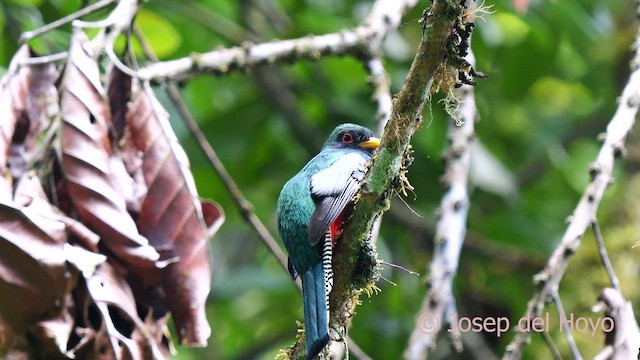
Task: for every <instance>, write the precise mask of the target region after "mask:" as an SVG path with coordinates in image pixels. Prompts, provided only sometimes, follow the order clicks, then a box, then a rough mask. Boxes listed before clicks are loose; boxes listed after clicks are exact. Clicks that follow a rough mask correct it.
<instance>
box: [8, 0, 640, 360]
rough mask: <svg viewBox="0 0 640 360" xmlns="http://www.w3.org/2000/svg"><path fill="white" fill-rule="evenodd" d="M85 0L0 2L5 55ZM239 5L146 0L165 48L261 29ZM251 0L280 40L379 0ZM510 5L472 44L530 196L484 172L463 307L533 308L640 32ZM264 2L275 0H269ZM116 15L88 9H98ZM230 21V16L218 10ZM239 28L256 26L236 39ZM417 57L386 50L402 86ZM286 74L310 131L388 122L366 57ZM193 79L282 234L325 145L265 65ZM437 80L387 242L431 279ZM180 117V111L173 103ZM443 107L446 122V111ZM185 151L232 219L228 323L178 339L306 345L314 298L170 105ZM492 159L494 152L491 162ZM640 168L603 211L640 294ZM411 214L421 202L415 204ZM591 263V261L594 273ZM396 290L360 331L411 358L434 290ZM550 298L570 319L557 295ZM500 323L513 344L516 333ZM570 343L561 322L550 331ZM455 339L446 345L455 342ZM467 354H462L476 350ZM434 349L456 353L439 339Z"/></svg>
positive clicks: (484, 110)
mask: <svg viewBox="0 0 640 360" xmlns="http://www.w3.org/2000/svg"><path fill="white" fill-rule="evenodd" d="M80 3H81V2H80V1H72V2H67V1H58V0H56V1H48V2H47V1H37V0H21V1H4V2H2V3H1V6H0V36H1V41H0V63H1V64H2V66H3V67H6V66H7V64H8V61H9V59H10V58H11V55H12V54H13V52H15V49H16V40H17V38H18V36H19V34H20V33H21V32H22V31H26V30H31V29H34V28H37V27H39V26H42V25H43V24H45V23H48V22H50V21H53V20H55V19H57V18H60V17H62V16H64V15H67V14H69V13H71V12H73V11H76V10H77V9H78V7H79V6H80ZM240 3H242V2H237V1H231V0H215V1H214V0H209V1H195V0H190V1H184V2H176V1H172V0H154V1H151V2H149V3H146V4H145V5H144V10H143V11H142V12H141V13H140V14H139V16H138V18H137V25H138V26H139V27H140V28H141V29H142V30H143V32H144V33H145V35H147V37H148V40H149V41H150V43H151V46H152V47H153V48H154V50H155V51H157V52H158V55H159V56H161V57H162V58H164V59H170V58H177V57H181V56H188V55H189V54H190V53H192V52H205V51H208V50H211V49H213V48H216V47H218V46H235V45H240V42H241V41H242V40H248V39H249V38H248V34H249V30H247V29H248V28H249V26H248V25H247V23H246V22H245V21H244V20H242V10H241V6H242V5H240ZM249 3H251V4H253V5H252V6H250V7H249V9H248V10H247V11H248V12H249V14H250V18H251V19H252V26H254V27H255V26H258V28H259V29H261V31H260V33H259V34H258V35H259V37H260V38H261V39H263V40H264V41H268V40H273V39H276V38H280V39H286V38H294V37H300V36H306V35H308V34H310V33H315V34H323V33H328V32H335V31H340V30H341V29H344V28H349V27H354V26H356V25H357V24H358V23H359V21H360V20H361V19H362V14H363V13H366V11H363V10H362V9H365V10H366V9H368V6H369V4H370V2H363V1H353V0H348V1H331V2H324V1H307V2H300V1H280V2H269V1H256V2H249ZM423 5H424V4H423V3H422V5H419V6H418V8H416V9H415V10H414V11H412V12H411V13H409V14H407V15H406V16H405V18H404V20H403V21H404V22H405V23H404V25H403V26H402V27H401V28H400V30H399V36H397V37H394V41H396V42H402V43H401V44H393V45H394V46H396V48H397V46H399V45H404V46H407V47H408V48H410V49H412V50H411V51H413V49H415V44H416V43H417V40H418V39H419V36H420V33H421V29H420V25H419V24H418V23H417V21H414V20H415V19H418V18H420V14H421V12H422V9H421V8H420V6H423ZM494 5H495V6H494V8H493V9H494V10H495V11H496V12H495V14H488V15H485V16H484V21H483V20H478V21H477V26H478V27H477V29H476V32H475V33H474V37H473V42H472V44H473V49H474V52H475V55H476V59H477V67H476V68H477V69H478V70H479V71H482V72H485V73H487V74H488V75H489V78H488V79H484V80H479V86H478V87H477V88H476V100H477V103H478V107H479V110H480V117H481V121H480V122H479V123H478V124H477V126H476V129H477V134H478V139H479V140H480V141H481V142H482V143H483V145H484V146H485V147H486V148H487V149H488V150H489V151H490V152H491V154H493V156H494V157H495V158H496V159H497V160H499V161H500V162H501V163H502V164H503V165H504V166H505V167H506V168H507V169H508V170H509V171H510V172H511V174H512V175H513V178H514V181H515V185H516V188H517V191H516V194H515V195H506V196H503V195H498V194H495V193H493V192H491V191H489V190H488V189H486V188H483V187H481V186H477V184H476V183H474V179H473V178H472V179H471V198H470V203H471V208H470V212H469V218H468V227H469V236H468V238H469V239H468V240H467V241H468V242H469V243H472V244H473V246H472V245H468V246H467V247H465V248H464V249H463V251H462V258H461V263H460V269H459V272H458V278H457V279H456V282H455V291H454V292H455V294H456V296H457V301H458V310H459V312H460V313H461V314H464V315H470V316H483V317H487V316H508V317H509V318H510V319H511V320H512V321H515V320H517V319H518V318H519V317H520V316H522V313H523V310H524V308H525V306H526V301H527V300H528V299H529V297H530V296H531V294H532V293H533V288H532V282H531V277H532V276H533V275H534V274H535V273H536V272H538V271H539V270H540V269H541V268H542V266H543V264H544V260H545V259H546V257H547V256H548V255H549V254H550V252H551V250H552V249H553V247H554V246H555V245H556V244H557V243H558V241H559V239H560V237H561V236H562V233H563V231H564V229H565V228H566V223H565V219H566V217H567V216H568V215H570V212H571V211H572V209H573V207H574V206H575V204H576V202H577V200H578V198H579V196H580V193H581V192H582V190H583V189H584V186H585V184H586V183H587V181H588V173H587V169H588V166H589V164H590V162H591V161H592V160H593V159H594V158H595V155H596V153H597V151H598V149H599V145H600V144H599V142H598V141H597V135H598V134H599V133H601V132H603V131H604V130H605V126H606V124H607V122H608V120H609V119H610V118H611V116H612V115H613V112H614V110H615V105H616V102H615V101H616V97H617V96H618V93H619V91H620V89H621V88H622V86H623V84H624V81H625V79H626V75H627V74H628V65H627V64H628V54H629V47H630V44H631V42H632V39H633V34H634V32H635V29H636V23H635V22H634V21H633V20H634V16H633V13H634V9H633V7H634V4H633V3H632V2H631V1H623V0H587V1H579V0H566V1H541V2H531V4H530V8H529V10H528V12H527V13H525V14H520V13H516V12H514V11H513V8H512V4H511V1H507V0H497V1H495V3H494ZM260 6H262V8H259V7H260ZM100 14H104V12H100V13H98V14H96V15H92V16H90V17H89V18H90V19H99V18H101V17H100ZM220 18H221V19H224V20H225V21H227V22H228V23H222V22H220V21H219V19H220ZM68 31H69V27H68V26H67V27H63V28H62V29H60V30H58V31H55V32H53V33H50V34H47V35H45V36H43V37H40V38H38V39H35V40H33V41H32V42H31V44H32V45H33V46H34V47H35V48H36V49H37V50H38V51H40V52H43V53H51V52H55V51H61V50H62V49H64V44H66V43H68ZM238 37H241V38H240V39H238ZM409 61H410V58H406V59H402V60H398V57H395V56H388V57H386V58H385V65H386V66H387V71H388V72H389V74H390V79H391V80H392V87H393V89H394V91H397V89H398V87H399V85H400V83H401V81H402V80H403V79H404V76H405V75H406V72H407V69H408V65H409ZM278 73H279V74H278V76H276V77H275V79H276V80H274V84H273V85H274V86H276V87H277V89H278V91H279V92H282V93H287V94H290V95H291V96H292V98H293V100H294V103H293V104H291V105H292V106H293V108H294V109H296V111H297V112H298V113H299V114H301V115H302V116H303V120H304V123H303V125H304V126H306V127H307V129H308V131H309V132H310V133H311V137H315V138H317V139H319V141H320V140H321V139H324V137H325V136H326V134H327V133H328V132H329V131H330V130H331V129H332V128H333V127H334V126H335V125H336V124H339V123H342V122H356V123H360V124H363V125H366V126H370V127H372V128H376V124H374V123H373V120H372V119H373V114H374V113H375V104H373V103H372V102H371V100H370V95H371V89H370V88H369V87H368V86H367V83H366V80H367V79H366V77H367V75H366V72H365V70H364V67H363V66H362V65H361V64H360V63H359V62H358V61H357V60H356V59H354V58H351V57H335V58H327V59H321V60H319V61H317V62H303V63H297V64H294V65H281V66H279V72H278ZM182 94H183V95H184V97H185V99H186V101H187V103H188V104H189V107H190V110H191V111H192V113H193V114H194V116H195V117H196V119H197V121H198V122H199V124H200V126H201V127H202V129H203V131H204V132H205V134H206V135H207V137H208V139H209V141H210V142H211V144H212V145H213V147H214V148H215V149H216V151H217V152H218V154H219V156H220V158H221V159H222V161H223V163H224V164H225V165H226V166H227V169H228V171H229V173H230V174H231V176H232V177H233V178H234V179H235V181H236V182H237V183H238V186H239V187H240V189H241V190H242V191H243V192H244V195H245V196H246V197H247V198H248V199H249V200H250V201H251V202H252V203H253V205H254V209H255V212H256V214H257V215H258V216H259V217H260V218H261V219H262V220H263V221H264V222H265V223H266V224H267V226H268V227H269V229H270V230H271V232H272V234H277V231H276V227H275V213H274V212H275V203H276V199H277V197H278V193H279V191H280V188H281V187H282V185H283V184H284V182H285V181H286V180H287V179H288V178H290V177H291V176H292V175H293V174H295V172H297V171H298V169H299V168H300V167H301V166H302V165H303V164H304V163H305V162H306V161H307V160H308V159H309V158H310V156H311V154H312V153H315V152H316V151H317V150H318V149H313V151H311V150H312V149H310V146H309V145H310V144H307V143H303V142H302V141H301V139H299V138H296V136H295V132H294V131H293V130H292V128H293V127H292V125H291V123H292V120H291V119H292V117H293V116H294V115H292V112H291V110H283V109H281V108H279V107H278V106H277V105H276V104H275V103H274V102H273V101H271V100H269V99H270V97H269V96H268V94H267V93H265V90H264V89H263V88H261V87H260V86H258V85H257V81H256V76H255V75H254V74H252V73H246V74H245V73H234V74H231V75H228V76H226V77H220V78H214V77H212V76H202V77H199V78H196V79H192V80H189V81H188V82H186V83H185V85H184V87H183V89H182ZM440 99H441V97H440V95H434V99H433V100H432V101H431V107H432V110H427V111H425V113H424V119H425V121H424V123H423V127H422V129H421V130H420V131H418V133H417V135H416V137H415V138H414V139H413V141H412V144H413V149H414V153H413V156H414V157H415V161H414V163H413V165H412V166H411V167H410V168H409V172H408V175H407V176H408V179H409V181H410V182H411V184H412V185H413V186H414V187H415V190H414V194H409V197H408V199H405V201H407V202H408V203H409V206H410V207H411V208H412V209H414V210H415V211H416V212H417V213H418V214H420V215H421V216H422V217H423V218H419V217H417V216H415V215H413V214H411V213H410V212H409V211H407V209H406V206H405V205H404V204H403V203H401V202H399V201H394V202H393V204H392V208H391V211H390V212H389V213H387V214H386V215H385V217H384V220H383V225H382V228H381V233H380V240H379V245H378V247H379V249H378V250H379V251H380V254H381V258H383V259H384V260H385V261H388V262H392V263H396V264H400V265H402V266H404V267H407V268H410V269H412V270H415V271H418V272H420V273H421V275H422V276H424V275H425V274H424V271H425V269H426V268H427V261H429V259H430V257H431V252H432V246H433V244H432V235H433V224H434V223H435V209H436V207H437V206H438V203H439V199H440V197H441V195H442V194H443V189H442V188H441V186H440V185H439V181H438V179H439V177H440V176H441V175H442V170H443V165H442V163H441V161H440V155H441V153H442V150H443V146H444V145H445V143H446V139H445V131H446V127H447V121H448V120H447V118H446V114H445V113H444V111H443V109H442V108H441V105H440V104H439V103H438V100H440ZM172 115H173V114H172ZM431 119H432V120H431ZM172 123H173V124H174V126H176V127H178V130H177V133H178V134H179V135H181V141H182V143H183V144H184V146H185V148H186V149H187V151H188V153H189V156H190V159H191V162H192V168H193V171H194V175H195V177H196V183H197V186H198V189H199V192H200V194H201V195H203V196H204V197H210V198H214V199H216V200H217V201H218V202H219V203H220V204H221V205H222V206H223V207H224V209H225V211H226V213H227V222H226V223H225V224H224V225H223V227H222V229H221V230H220V232H219V233H218V235H217V236H216V237H215V238H214V239H213V240H212V251H213V254H212V256H213V264H214V265H213V266H214V281H213V287H212V292H211V296H210V304H209V309H210V320H211V324H212V329H213V335H212V338H211V339H210V344H209V347H208V348H207V349H204V350H202V349H185V348H178V357H177V358H178V359H196V358H197V359H243V358H249V357H252V358H259V359H272V358H274V356H275V354H276V353H277V352H278V350H279V349H281V348H285V347H286V346H288V345H290V344H291V343H292V342H293V340H294V338H295V335H296V320H300V319H302V311H301V305H300V304H301V300H300V297H299V295H298V293H297V290H296V288H295V286H294V285H293V283H292V282H291V281H290V278H289V276H288V275H287V274H286V273H284V272H283V271H282V269H281V268H280V267H279V265H278V264H277V263H276V261H275V259H274V258H273V257H272V256H271V255H270V254H269V253H268V251H267V250H266V249H265V247H264V246H263V245H262V244H261V243H260V241H259V240H258V237H257V236H256V234H255V233H254V232H253V230H252V229H251V228H250V227H249V226H248V225H247V224H246V222H244V221H243V219H242V217H241V215H240V214H239V213H238V212H237V211H236V208H235V205H234V203H233V200H232V198H231V196H229V194H228V193H227V192H226V190H225V188H224V186H223V184H222V183H221V181H220V180H219V179H218V178H217V177H216V175H215V173H214V172H213V171H212V170H211V168H210V166H209V164H208V162H207V161H206V159H205V158H204V157H203V155H202V154H201V153H200V152H199V150H198V149H197V147H196V146H195V144H194V142H193V140H192V139H191V138H190V137H189V136H188V132H186V131H184V128H180V125H179V124H180V121H179V119H178V118H176V117H174V118H172ZM479 166H480V169H481V170H482V168H483V167H484V166H485V164H479ZM634 171H635V172H637V169H635V170H634V168H633V167H632V166H622V167H621V166H619V167H618V168H617V169H616V184H615V185H614V186H613V187H610V188H609V190H608V192H607V193H606V196H605V200H604V203H603V205H602V207H601V208H600V211H599V217H600V221H601V223H600V225H601V227H602V228H603V232H604V236H605V242H607V243H608V244H610V245H611V248H610V255H611V256H612V262H613V264H614V267H615V268H616V270H617V271H618V275H619V276H620V277H621V281H622V283H623V292H624V293H625V295H626V296H627V297H628V298H629V299H630V300H632V301H633V302H634V304H635V305H636V307H637V306H638V305H640V301H638V299H640V294H639V293H638V292H637V291H636V290H635V288H634V286H633V284H634V281H635V280H634V276H635V274H637V267H638V265H637V264H638V263H637V261H636V260H634V257H636V258H637V256H635V255H636V253H635V252H636V251H638V250H637V249H631V245H632V244H633V243H634V242H635V241H637V239H638V235H640V234H639V230H638V227H637V225H635V222H636V221H637V216H638V214H637V211H638V210H637V208H638V207H637V205H636V203H637V198H638V195H639V194H637V193H635V190H633V189H637V188H640V187H638V186H637V184H636V186H635V187H634V186H632V185H633V184H634V183H637V180H636V181H632V180H629V179H627V178H628V177H629V176H630V175H634V174H635V173H634ZM407 214H409V215H407ZM593 241H594V240H593V237H592V236H587V237H585V238H584V239H583V248H581V249H580V251H579V253H578V255H577V256H576V259H574V261H573V262H572V263H571V265H570V267H569V271H568V273H567V278H566V279H565V281H563V282H562V284H561V295H562V299H563V301H564V305H565V308H567V309H569V310H568V311H573V312H574V314H576V316H586V317H590V316H591V317H594V318H595V317H597V316H598V315H597V314H590V313H589V308H590V306H591V305H593V304H595V303H596V297H597V294H598V293H599V291H600V289H601V288H602V287H603V286H606V285H607V279H606V277H605V276H604V273H603V270H602V267H601V266H600V264H599V260H598V255H597V251H596V249H595V246H594V245H593ZM586 274H588V276H586ZM383 276H384V277H385V278H388V279H390V280H391V281H393V282H395V283H397V284H398V286H391V285H389V284H386V283H384V282H380V283H379V286H380V288H381V289H382V292H381V293H380V294H378V295H375V296H372V297H371V298H364V297H363V298H362V300H363V302H364V305H363V306H361V307H359V308H358V316H356V317H355V319H354V323H353V326H352V329H351V330H350V332H349V334H350V335H351V336H352V337H353V339H354V340H355V341H356V342H357V343H358V345H359V346H360V347H361V348H362V349H363V350H364V351H365V352H367V353H369V355H372V356H373V357H374V358H380V359H392V358H400V357H401V354H402V352H403V350H404V347H405V345H406V342H407V339H408V336H409V334H410V332H411V330H412V328H413V326H414V323H415V319H416V312H417V310H418V309H419V306H420V302H421V301H422V297H423V296H424V291H425V287H424V285H423V283H422V281H421V279H422V278H421V279H418V278H416V277H413V276H411V275H408V274H406V273H403V272H399V271H397V270H393V271H390V270H389V269H385V268H384V267H383ZM545 311H548V312H549V313H550V316H551V318H556V319H557V314H556V313H555V309H554V308H553V306H548V307H547V308H546V310H545ZM511 336H512V334H507V335H505V336H503V337H501V338H499V339H497V338H495V337H492V336H491V335H490V334H486V336H485V340H486V341H487V343H488V344H489V345H490V346H491V347H492V349H494V350H495V351H496V352H497V353H499V354H501V353H502V352H503V350H504V346H505V345H506V344H507V343H508V341H509V340H510V339H511ZM552 336H553V338H554V340H555V341H556V344H558V346H559V348H560V350H561V351H562V353H563V355H565V356H568V354H569V353H568V347H567V346H566V341H565V340H564V338H563V334H562V333H557V332H556V333H554V334H552ZM577 341H578V344H579V346H580V347H581V350H583V352H582V355H583V356H585V357H592V356H593V355H594V354H595V353H596V352H597V351H598V349H600V348H601V347H602V343H603V341H602V337H601V336H598V337H596V338H591V337H585V336H584V335H581V336H580V337H578V338H577ZM439 348H440V349H444V348H446V346H439ZM465 355H468V354H463V355H462V356H463V357H465ZM548 357H550V355H549V353H548V350H547V349H546V346H545V345H544V342H543V341H542V340H541V339H540V338H538V337H534V338H533V344H532V345H531V346H530V347H529V348H528V349H527V353H526V355H525V358H527V359H537V358H548ZM436 358H458V357H457V356H456V355H452V354H447V353H446V351H444V352H438V353H437V354H436Z"/></svg>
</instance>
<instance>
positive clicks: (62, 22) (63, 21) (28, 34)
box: [18, 0, 116, 44]
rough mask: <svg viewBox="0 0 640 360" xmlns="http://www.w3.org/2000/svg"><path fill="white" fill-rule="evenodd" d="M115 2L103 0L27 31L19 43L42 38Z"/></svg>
mask: <svg viewBox="0 0 640 360" xmlns="http://www.w3.org/2000/svg"><path fill="white" fill-rule="evenodd" d="M114 2H116V0H101V1H98V2H96V3H94V4H91V5H89V6H87V7H85V8H82V9H80V10H78V11H76V12H74V13H73V14H70V15H68V16H65V17H63V18H61V19H58V20H56V21H54V22H52V23H50V24H47V25H45V26H43V27H41V28H38V29H35V30H32V31H27V32H24V33H22V35H20V39H19V40H18V43H20V44H24V43H25V42H27V41H29V40H31V39H33V38H34V37H36V36H40V35H42V34H44V33H47V32H49V31H51V30H53V29H56V28H59V27H60V26H63V25H65V24H68V23H70V22H72V21H74V20H76V19H79V18H81V17H83V16H85V15H88V14H91V13H92V12H94V11H97V10H100V9H102V8H105V7H107V6H109V5H111V4H113V3H114Z"/></svg>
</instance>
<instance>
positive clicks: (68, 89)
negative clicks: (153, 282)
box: [60, 31, 161, 268]
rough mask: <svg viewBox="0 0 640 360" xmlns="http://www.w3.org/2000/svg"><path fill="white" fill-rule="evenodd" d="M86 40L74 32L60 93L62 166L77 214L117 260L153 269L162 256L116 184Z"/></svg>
mask: <svg viewBox="0 0 640 360" xmlns="http://www.w3.org/2000/svg"><path fill="white" fill-rule="evenodd" d="M86 43H87V38H86V36H85V35H84V34H83V33H82V32H79V31H78V32H76V33H75V35H74V36H73V38H72V41H71V45H70V50H69V58H68V63H67V65H66V68H65V71H64V77H63V83H62V85H61V90H60V94H61V95H60V102H61V110H62V118H63V124H62V136H61V138H62V144H61V152H62V156H61V161H60V163H61V167H62V170H63V176H64V180H65V186H66V187H67V190H68V194H69V197H70V198H71V200H72V202H73V205H74V207H75V209H76V210H77V211H78V215H79V216H80V218H81V219H82V220H83V221H84V223H85V224H86V225H88V226H89V227H90V228H91V229H92V230H93V231H95V232H96V233H98V234H99V235H100V237H101V239H102V244H103V245H104V246H105V247H106V248H107V249H108V250H109V252H110V253H111V254H113V255H114V256H115V258H116V259H118V260H120V261H123V262H124V263H125V264H127V265H128V266H134V267H140V268H155V267H156V266H161V264H160V263H156V261H157V260H158V259H159V254H158V253H157V252H156V251H155V249H154V248H153V247H152V246H150V245H149V242H148V241H147V239H146V238H145V237H144V236H142V235H140V233H139V232H138V229H137V227H136V224H135V222H134V221H133V219H132V218H131V216H130V215H129V213H128V212H127V208H126V203H125V200H124V197H123V196H122V192H121V191H119V189H118V184H117V182H115V181H114V180H113V173H112V170H111V161H113V160H110V158H109V154H111V153H112V149H111V145H110V141H109V136H108V121H109V117H110V113H109V109H108V106H107V104H106V102H105V98H104V90H103V89H102V86H101V84H100V81H99V71H98V65H97V63H96V62H95V61H94V59H93V58H92V57H91V56H90V54H88V53H87V50H85V48H84V45H85V44H86Z"/></svg>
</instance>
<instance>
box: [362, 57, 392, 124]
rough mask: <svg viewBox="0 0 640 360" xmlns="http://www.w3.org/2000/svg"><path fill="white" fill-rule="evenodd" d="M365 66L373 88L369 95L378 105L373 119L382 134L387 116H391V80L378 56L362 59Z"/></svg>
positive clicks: (387, 119)
mask: <svg viewBox="0 0 640 360" xmlns="http://www.w3.org/2000/svg"><path fill="white" fill-rule="evenodd" d="M364 65H365V68H366V69H367V71H368V72H369V84H371V87H372V88H373V94H372V95H371V97H372V99H373V101H375V102H376V104H377V105H378V110H377V111H376V115H375V120H376V123H377V124H378V129H379V130H378V133H380V134H382V131H383V130H384V127H385V125H387V121H389V117H390V116H391V107H392V105H393V104H392V101H391V89H390V87H391V82H390V81H389V75H388V74H387V72H386V70H385V69H384V64H383V63H382V59H381V58H380V57H379V56H372V57H369V58H367V59H366V60H365V61H364Z"/></svg>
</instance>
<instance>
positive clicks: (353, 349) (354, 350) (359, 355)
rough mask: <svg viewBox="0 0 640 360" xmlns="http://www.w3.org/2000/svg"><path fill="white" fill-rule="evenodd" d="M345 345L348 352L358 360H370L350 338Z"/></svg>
mask: <svg viewBox="0 0 640 360" xmlns="http://www.w3.org/2000/svg"><path fill="white" fill-rule="evenodd" d="M347 345H348V346H349V352H350V353H351V355H353V356H354V357H355V358H356V359H358V360H372V359H371V357H370V356H369V355H367V353H365V352H364V351H363V350H362V349H361V348H360V346H358V344H356V343H355V341H353V340H352V339H351V338H347Z"/></svg>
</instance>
